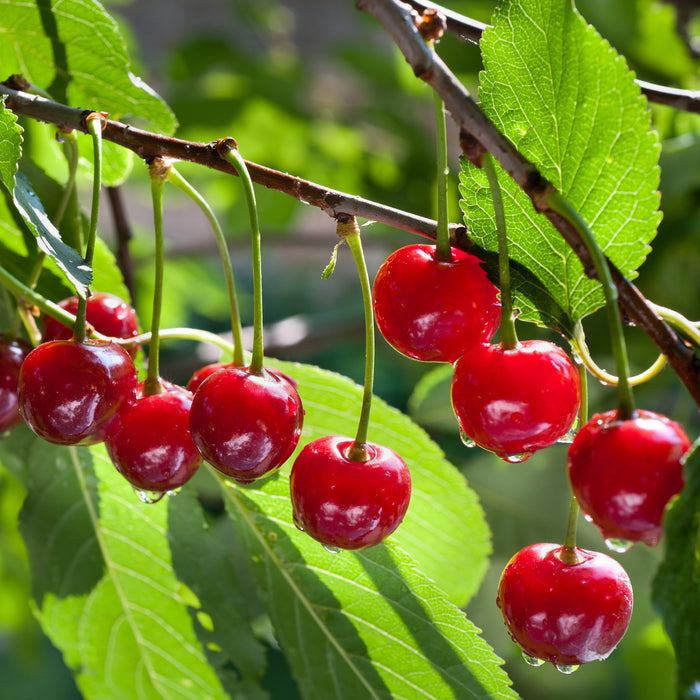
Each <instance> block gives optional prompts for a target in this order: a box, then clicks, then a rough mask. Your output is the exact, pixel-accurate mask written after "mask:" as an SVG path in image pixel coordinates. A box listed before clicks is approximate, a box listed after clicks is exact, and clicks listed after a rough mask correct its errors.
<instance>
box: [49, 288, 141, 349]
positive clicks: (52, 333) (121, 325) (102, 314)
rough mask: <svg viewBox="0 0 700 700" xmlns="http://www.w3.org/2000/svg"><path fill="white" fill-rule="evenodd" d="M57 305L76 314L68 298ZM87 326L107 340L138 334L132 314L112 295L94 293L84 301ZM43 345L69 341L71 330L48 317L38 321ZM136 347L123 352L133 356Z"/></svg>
mask: <svg viewBox="0 0 700 700" xmlns="http://www.w3.org/2000/svg"><path fill="white" fill-rule="evenodd" d="M58 305H59V306H60V307H61V308H62V309H64V310H65V311H69V312H70V313H72V314H75V313H76V312H77V310H78V297H77V296H74V297H69V298H68V299H64V300H63V301H60V302H59V303H58ZM86 320H87V322H88V323H89V324H90V325H91V326H92V327H93V328H94V329H95V330H96V331H97V332H98V333H102V334H103V335H106V336H109V337H111V338H133V337H135V336H137V335H138V334H139V325H138V320H137V318H136V311H134V309H133V308H132V307H131V306H130V305H129V304H127V303H126V302H125V301H124V300H123V299H120V298H119V297H117V296H115V295H114V294H107V293H106V292H96V293H95V294H93V295H92V296H91V297H89V298H88V300H87V311H86ZM42 325H43V329H44V330H43V334H42V340H43V341H44V342H46V341H49V340H70V339H71V338H72V337H73V329H72V328H68V327H67V326H64V325H63V324H62V323H60V322H59V321H57V320H56V319H55V318H52V317H51V316H43V317H42ZM137 351H138V348H137V347H136V346H134V347H129V348H127V352H128V353H129V354H130V355H131V356H132V357H135V356H136V352H137Z"/></svg>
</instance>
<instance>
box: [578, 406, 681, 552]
mask: <svg viewBox="0 0 700 700" xmlns="http://www.w3.org/2000/svg"><path fill="white" fill-rule="evenodd" d="M690 446H691V443H690V440H689V439H688V436H687V435H686V434H685V432H684V430H683V428H682V427H681V426H680V425H679V424H678V423H676V422H675V421H672V420H670V419H669V418H667V417H666V416H663V415H661V414H658V413H654V412H652V411H645V410H637V411H635V413H634V415H633V416H632V417H631V418H629V419H627V420H620V419H619V418H618V413H617V411H616V410H613V411H607V412H605V413H601V414H596V415H594V416H593V417H592V418H591V420H590V421H589V422H588V423H586V425H584V426H583V427H582V428H581V429H580V430H579V431H578V433H577V434H576V437H575V438H574V441H573V442H572V443H571V445H570V446H569V452H568V458H567V465H568V473H569V481H570V483H571V488H572V491H573V493H574V495H575V496H576V499H577V500H578V502H579V505H580V506H581V509H582V510H583V512H584V513H585V516H586V519H587V520H589V521H590V522H593V523H594V524H595V525H596V526H597V527H598V529H599V530H600V531H601V534H602V536H603V538H604V539H605V541H606V545H607V546H608V547H609V548H610V549H612V550H614V551H618V552H622V551H626V550H627V549H629V548H630V547H631V546H632V545H633V544H634V543H635V542H643V543H644V544H646V545H648V546H655V545H656V544H658V543H659V540H660V539H661V536H662V533H663V517H664V513H665V510H666V506H667V504H668V502H669V501H670V500H671V499H672V498H673V497H674V496H675V495H676V494H678V493H680V491H681V489H682V488H683V483H684V480H683V461H684V456H685V455H686V453H687V452H688V450H689V449H690Z"/></svg>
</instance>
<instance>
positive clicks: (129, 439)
mask: <svg viewBox="0 0 700 700" xmlns="http://www.w3.org/2000/svg"><path fill="white" fill-rule="evenodd" d="M162 384H163V387H162V388H163V391H162V392H161V393H157V394H148V395H144V394H143V390H144V384H143V382H142V383H141V384H139V389H138V392H137V395H136V398H135V400H134V401H133V402H132V403H131V404H130V405H129V406H128V407H127V408H126V409H125V410H124V411H122V413H121V415H120V417H119V422H118V424H117V425H116V426H115V428H114V430H113V431H112V432H111V433H110V435H108V437H107V439H106V441H105V446H106V447H107V453H108V454H109V457H110V459H111V460H112V463H113V464H114V466H115V467H116V468H117V471H119V473H120V474H121V475H122V476H123V477H124V478H125V479H126V480H127V481H128V482H129V483H130V484H131V485H132V486H133V487H134V489H135V490H136V492H137V494H138V495H139V498H140V499H141V500H142V501H144V502H153V501H156V500H158V498H159V495H163V494H165V493H166V492H171V491H175V490H176V489H179V488H180V487H181V486H183V485H184V484H185V483H187V482H188V481H189V480H190V479H191V478H192V477H193V476H194V474H195V473H196V472H197V470H198V469H199V467H200V465H201V463H202V456H201V455H200V453H199V451H198V450H197V447H196V446H195V444H194V442H193V440H192V437H191V435H190V428H189V416H190V407H191V406H192V393H191V392H189V391H187V389H185V388H184V387H180V386H177V385H176V384H172V383H170V382H162Z"/></svg>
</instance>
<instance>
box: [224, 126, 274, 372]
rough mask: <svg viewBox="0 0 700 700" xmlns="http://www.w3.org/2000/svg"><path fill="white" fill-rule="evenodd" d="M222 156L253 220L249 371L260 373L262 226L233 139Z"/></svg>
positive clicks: (244, 164)
mask: <svg viewBox="0 0 700 700" xmlns="http://www.w3.org/2000/svg"><path fill="white" fill-rule="evenodd" d="M218 151H219V155H220V156H221V157H222V158H224V159H225V160H227V161H228V162H229V163H231V165H233V167H234V168H235V170H236V172H237V173H238V176H239V177H240V179H241V182H242V183H243V191H244V192H245V197H246V203H247V204H248V217H249V219H250V238H251V243H252V257H253V355H252V358H251V361H250V372H251V373H252V374H257V373H259V372H260V371H261V370H262V367H263V308H262V307H263V295H262V255H261V251H260V238H261V236H260V225H259V223H258V207H257V204H256V201H255V191H254V190H253V181H252V180H251V179H250V173H249V172H248V167H247V166H246V163H245V160H243V157H242V156H241V154H240V153H239V152H238V146H237V145H236V142H235V140H234V139H232V138H227V139H221V141H219V143H218Z"/></svg>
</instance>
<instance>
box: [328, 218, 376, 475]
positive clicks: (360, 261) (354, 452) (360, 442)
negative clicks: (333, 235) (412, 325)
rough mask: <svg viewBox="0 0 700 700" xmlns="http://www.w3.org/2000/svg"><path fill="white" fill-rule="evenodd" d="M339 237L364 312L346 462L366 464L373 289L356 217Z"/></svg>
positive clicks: (342, 227)
mask: <svg viewBox="0 0 700 700" xmlns="http://www.w3.org/2000/svg"><path fill="white" fill-rule="evenodd" d="M337 232H338V235H339V236H341V237H343V238H345V240H346V241H347V242H348V246H349V247H350V250H351V252H352V257H353V259H354V260H355V266H356V267H357V273H358V275H359V277H360V285H361V287H362V303H363V306H364V311H365V381H364V389H363V391H362V408H361V409H360V419H359V421H358V424H357V434H356V435H355V441H354V442H353V443H352V445H350V448H349V449H348V451H347V455H346V456H347V458H348V459H350V460H352V461H353V462H366V461H367V460H368V459H369V455H368V454H367V433H368V431H369V414H370V410H371V408H372V391H373V389H374V315H373V313H372V288H371V286H370V282H369V273H368V272H367V263H366V262H365V256H364V253H363V251H362V240H361V238H360V228H359V226H358V225H357V220H356V219H355V217H354V216H353V217H351V218H350V219H349V220H348V221H340V220H339V221H338V227H337Z"/></svg>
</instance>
